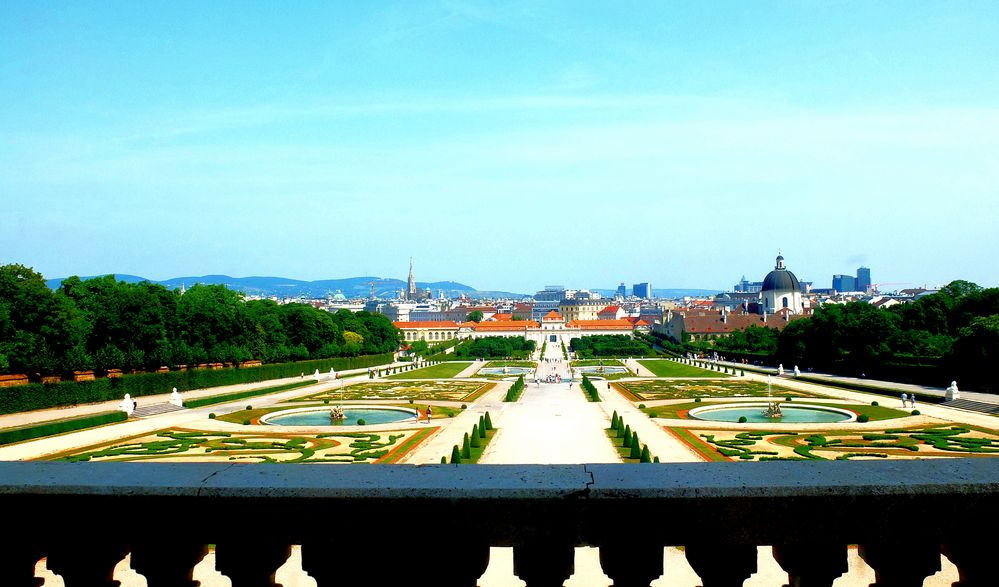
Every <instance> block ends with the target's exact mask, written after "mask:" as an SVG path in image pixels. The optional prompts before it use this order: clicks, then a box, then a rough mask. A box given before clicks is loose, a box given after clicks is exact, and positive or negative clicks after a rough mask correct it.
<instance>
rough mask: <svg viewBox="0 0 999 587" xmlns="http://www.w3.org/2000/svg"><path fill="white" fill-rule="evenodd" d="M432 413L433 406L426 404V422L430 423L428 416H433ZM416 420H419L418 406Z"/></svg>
mask: <svg viewBox="0 0 999 587" xmlns="http://www.w3.org/2000/svg"><path fill="white" fill-rule="evenodd" d="M433 413H434V411H433V408H431V407H430V406H429V405H427V424H429V423H430V417H431V416H433ZM416 421H417V422H419V421H420V408H416Z"/></svg>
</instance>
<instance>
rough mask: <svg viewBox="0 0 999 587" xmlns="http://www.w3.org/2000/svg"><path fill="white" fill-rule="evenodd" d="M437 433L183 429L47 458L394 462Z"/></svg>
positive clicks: (424, 430)
mask: <svg viewBox="0 0 999 587" xmlns="http://www.w3.org/2000/svg"><path fill="white" fill-rule="evenodd" d="M435 430H436V428H420V429H412V430H390V431H378V432H329V433H321V434H295V433H282V432H257V431H252V430H248V431H246V432H243V431H233V432H219V431H213V432H205V431H198V430H188V429H183V428H177V429H168V430H160V431H158V432H154V433H150V434H146V435H142V436H138V437H133V438H128V439H123V440H118V441H115V442H110V443H106V444H103V445H98V446H91V447H86V448H81V449H77V450H74V451H71V452H68V453H62V454H58V455H55V456H51V457H47V458H46V460H59V461H70V462H79V461H92V462H105V461H157V462H192V461H193V462H247V463H363V462H366V463H393V462H397V461H398V460H399V459H400V458H402V456H404V455H405V454H406V453H407V452H409V451H411V450H412V449H413V448H415V447H416V446H417V445H419V444H420V443H421V442H422V441H423V440H425V439H426V438H428V437H429V436H430V435H431V434H432V433H433V432H434V431H435Z"/></svg>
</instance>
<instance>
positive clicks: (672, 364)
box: [638, 359, 728, 377]
mask: <svg viewBox="0 0 999 587" xmlns="http://www.w3.org/2000/svg"><path fill="white" fill-rule="evenodd" d="M638 364H639V365H641V366H643V367H645V368H646V369H648V370H649V371H651V372H652V374H653V375H655V376H656V377H728V374H726V373H720V372H718V371H711V370H708V369H702V368H701V367H695V366H693V365H685V364H683V363H678V362H676V361H670V360H669V359H644V360H641V361H638Z"/></svg>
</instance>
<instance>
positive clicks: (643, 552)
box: [600, 540, 663, 587]
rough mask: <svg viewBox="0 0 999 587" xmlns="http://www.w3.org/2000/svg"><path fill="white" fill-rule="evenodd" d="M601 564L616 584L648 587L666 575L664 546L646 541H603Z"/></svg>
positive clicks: (621, 586) (618, 585) (620, 586)
mask: <svg viewBox="0 0 999 587" xmlns="http://www.w3.org/2000/svg"><path fill="white" fill-rule="evenodd" d="M600 566H601V567H603V570H604V574H606V575H607V576H608V577H610V578H611V579H613V580H614V587H649V583H652V582H653V581H655V580H656V579H657V578H658V577H660V576H661V575H662V574H663V547H662V545H659V544H656V543H654V542H645V541H639V542H637V543H635V542H631V541H621V540H618V541H615V542H612V543H607V544H601V545H600Z"/></svg>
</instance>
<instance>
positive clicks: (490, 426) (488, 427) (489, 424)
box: [485, 412, 493, 430]
mask: <svg viewBox="0 0 999 587" xmlns="http://www.w3.org/2000/svg"><path fill="white" fill-rule="evenodd" d="M485 421H486V430H492V429H493V421H492V420H490V419H489V412H486V415H485Z"/></svg>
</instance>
